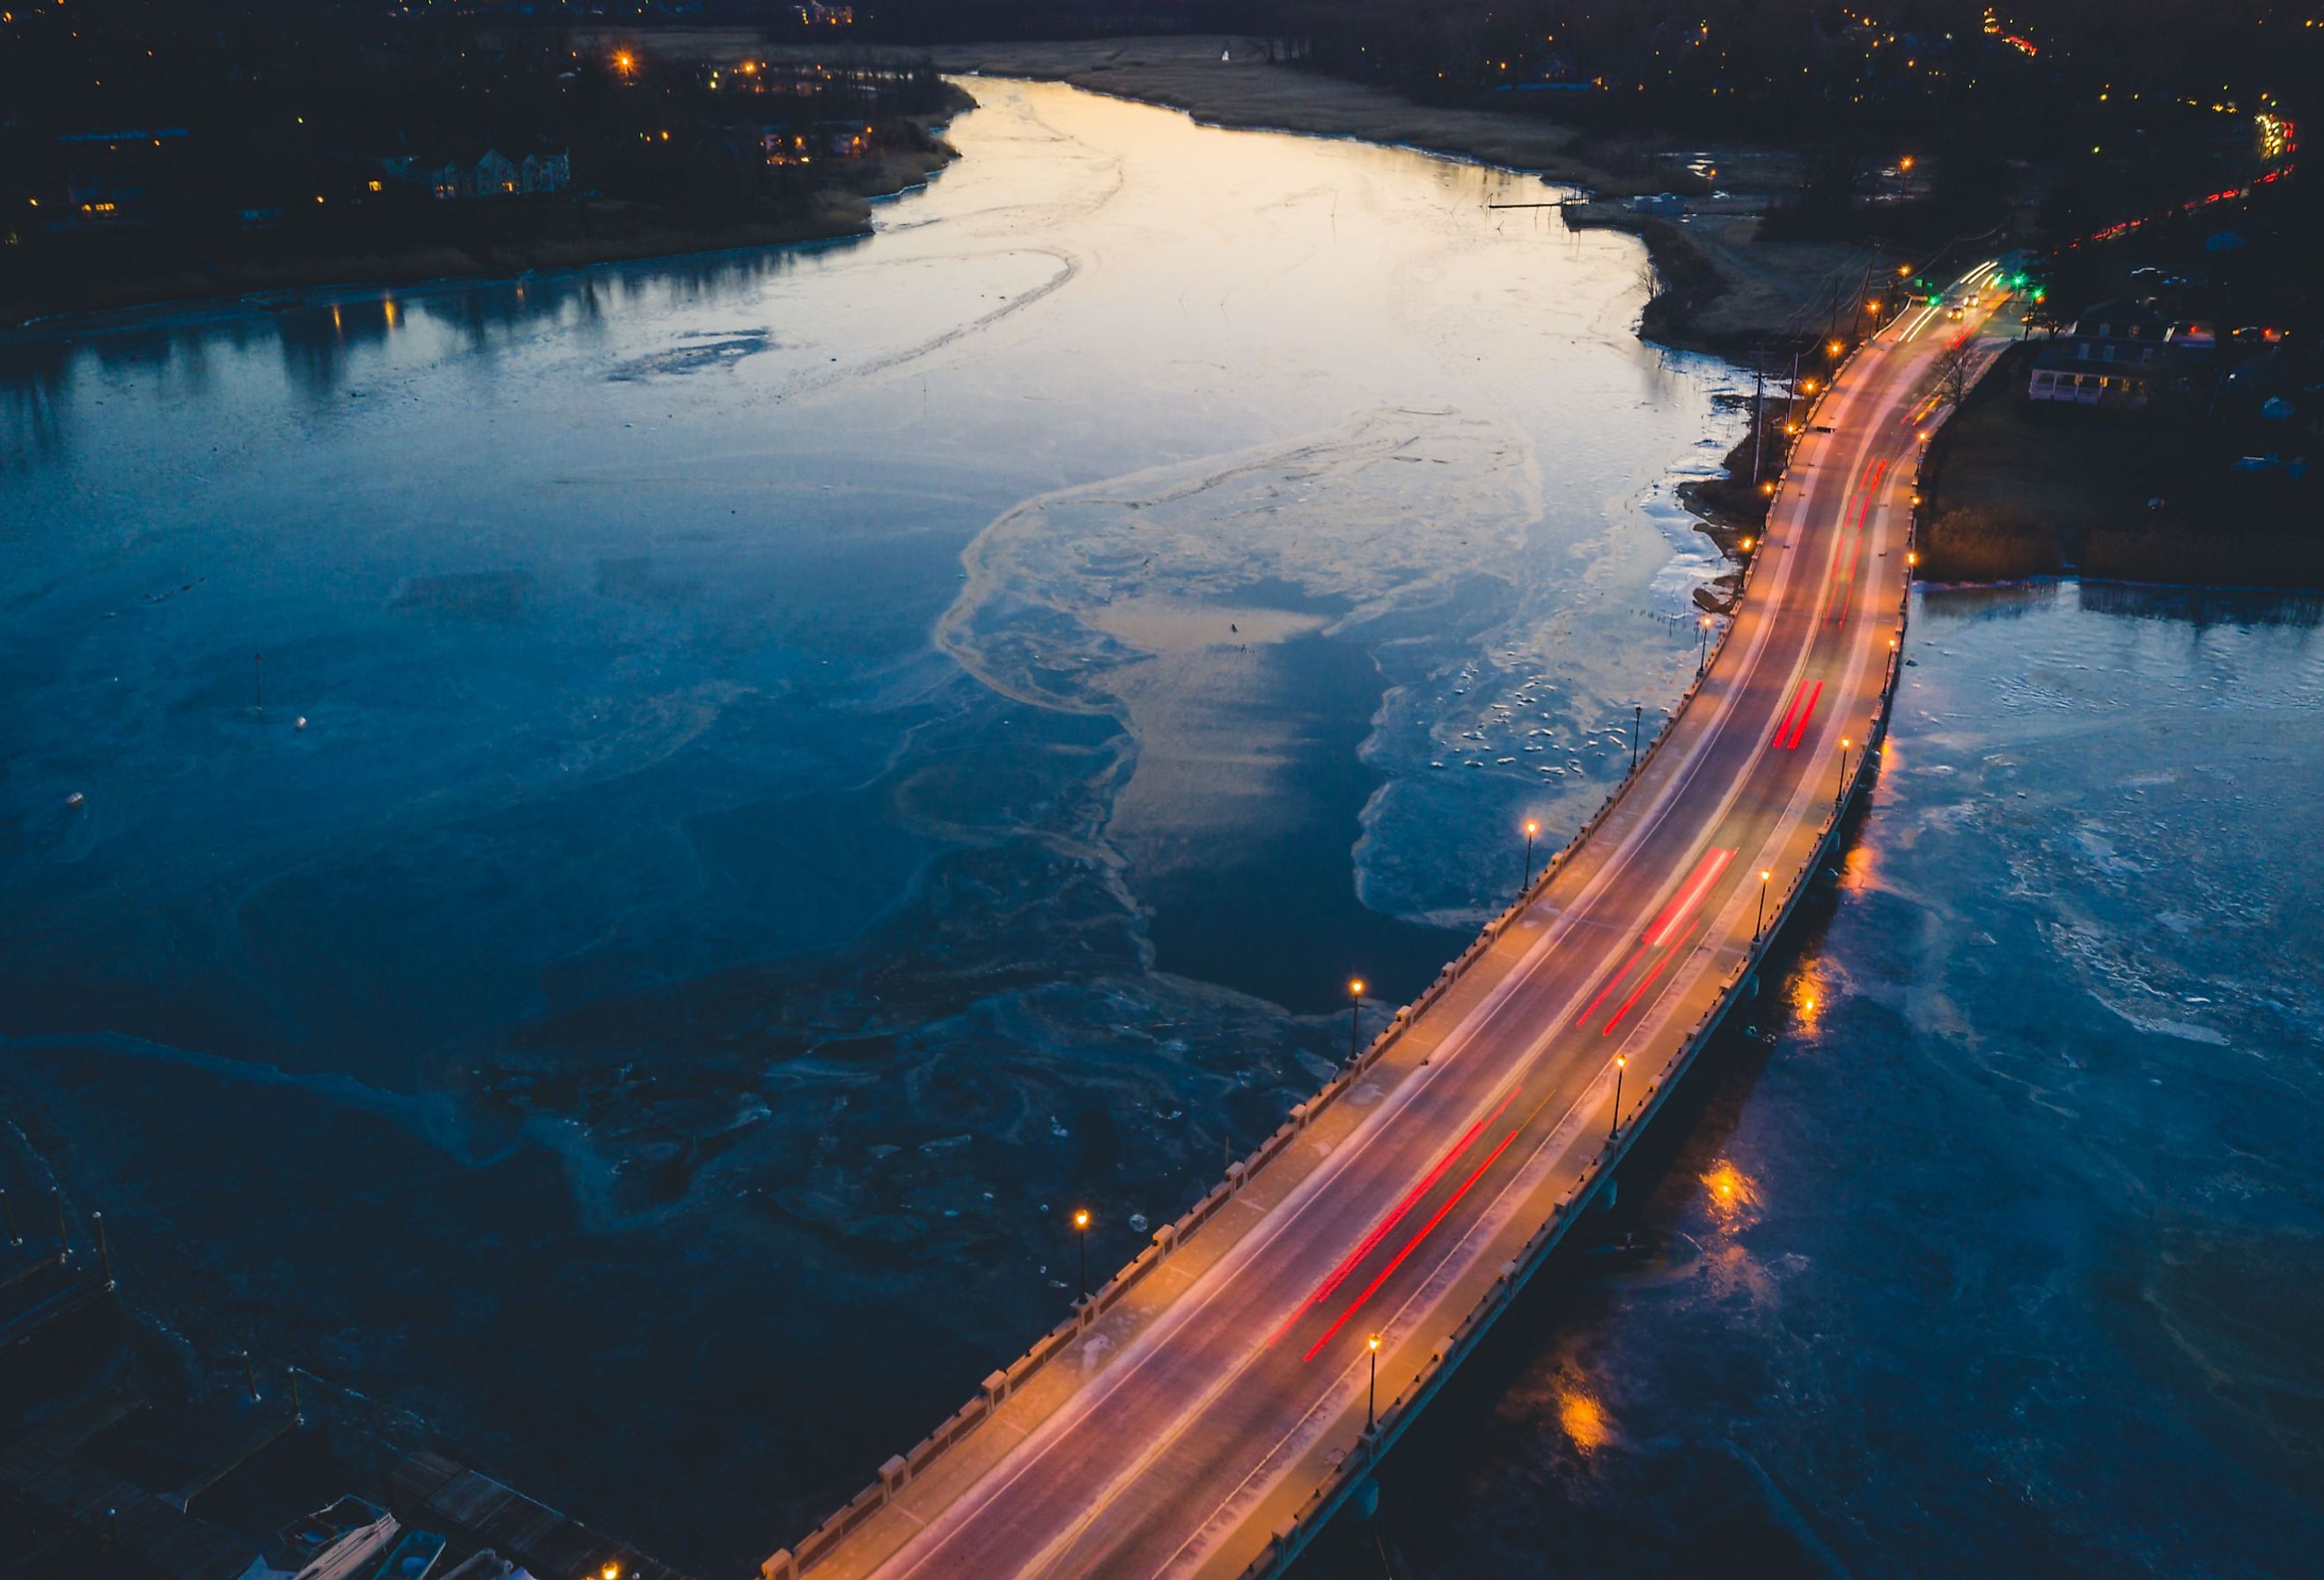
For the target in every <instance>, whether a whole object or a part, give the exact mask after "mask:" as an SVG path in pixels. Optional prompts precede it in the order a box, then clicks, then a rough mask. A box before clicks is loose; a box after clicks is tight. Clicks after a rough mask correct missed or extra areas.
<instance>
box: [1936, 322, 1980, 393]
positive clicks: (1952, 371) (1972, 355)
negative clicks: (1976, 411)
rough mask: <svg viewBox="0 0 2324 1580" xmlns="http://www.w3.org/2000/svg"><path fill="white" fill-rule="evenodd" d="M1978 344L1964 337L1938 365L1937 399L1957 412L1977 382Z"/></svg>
mask: <svg viewBox="0 0 2324 1580" xmlns="http://www.w3.org/2000/svg"><path fill="white" fill-rule="evenodd" d="M1977 361H1978V358H1977V343H1976V342H1975V341H1974V340H1973V339H1971V338H1970V337H1969V336H1967V335H1964V336H1962V337H1961V338H1960V345H1958V346H1953V347H1952V348H1951V349H1950V350H1948V351H1947V352H1946V353H1945V354H1944V356H1943V357H1942V358H1941V360H1939V362H1938V363H1937V398H1938V399H1939V400H1940V401H1942V402H1944V403H1945V404H1946V405H1948V406H1950V407H1951V408H1952V409H1953V410H1954V411H1960V406H1961V402H1963V401H1966V400H1968V399H1969V386H1970V385H1971V384H1974V383H1976V382H1977Z"/></svg>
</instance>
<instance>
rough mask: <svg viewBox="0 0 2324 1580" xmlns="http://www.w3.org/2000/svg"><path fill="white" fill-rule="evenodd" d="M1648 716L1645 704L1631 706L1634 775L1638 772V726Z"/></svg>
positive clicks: (1631, 745) (1632, 768)
mask: <svg viewBox="0 0 2324 1580" xmlns="http://www.w3.org/2000/svg"><path fill="white" fill-rule="evenodd" d="M1645 720H1646V704H1645V703H1643V702H1634V703H1632V704H1630V772H1632V773H1636V772H1638V725H1640V724H1642V723H1644V722H1645Z"/></svg>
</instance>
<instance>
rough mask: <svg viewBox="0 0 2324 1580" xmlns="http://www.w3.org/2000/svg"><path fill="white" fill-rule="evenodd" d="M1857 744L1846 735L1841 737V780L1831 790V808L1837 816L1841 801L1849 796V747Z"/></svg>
mask: <svg viewBox="0 0 2324 1580" xmlns="http://www.w3.org/2000/svg"><path fill="white" fill-rule="evenodd" d="M1854 744H1856V743H1855V742H1853V741H1851V740H1849V738H1848V737H1847V736H1846V735H1842V736H1840V782H1839V783H1838V784H1836V785H1834V786H1833V787H1832V790H1831V809H1832V812H1833V814H1834V815H1835V816H1837V815H1838V814H1839V812H1840V802H1841V801H1842V800H1844V799H1847V796H1848V749H1849V747H1850V746H1852V745H1854Z"/></svg>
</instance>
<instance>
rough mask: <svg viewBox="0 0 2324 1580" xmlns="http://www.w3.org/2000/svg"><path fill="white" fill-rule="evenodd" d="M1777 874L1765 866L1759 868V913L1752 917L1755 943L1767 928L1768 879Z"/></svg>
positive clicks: (1752, 936) (1753, 940) (1752, 931)
mask: <svg viewBox="0 0 2324 1580" xmlns="http://www.w3.org/2000/svg"><path fill="white" fill-rule="evenodd" d="M1774 876H1775V873H1771V872H1769V871H1768V870H1767V869H1766V868H1765V867H1761V868H1760V869H1759V914H1758V915H1757V916H1756V917H1754V918H1752V919H1751V941H1752V942H1753V943H1755V944H1756V943H1757V942H1758V941H1759V935H1760V934H1761V933H1763V932H1765V931H1766V929H1767V880H1768V879H1770V878H1772V877H1774Z"/></svg>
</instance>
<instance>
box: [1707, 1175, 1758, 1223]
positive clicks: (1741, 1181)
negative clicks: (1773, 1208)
mask: <svg viewBox="0 0 2324 1580" xmlns="http://www.w3.org/2000/svg"><path fill="white" fill-rule="evenodd" d="M1702 1184H1703V1187H1704V1188H1705V1189H1706V1190H1707V1191H1709V1192H1710V1195H1711V1216H1712V1217H1713V1218H1715V1219H1716V1220H1718V1223H1719V1226H1720V1228H1722V1229H1732V1228H1735V1227H1736V1226H1738V1224H1739V1223H1740V1222H1741V1221H1742V1220H1743V1218H1744V1217H1745V1215H1746V1214H1748V1212H1749V1210H1750V1209H1751V1208H1753V1207H1756V1206H1758V1205H1759V1192H1758V1187H1757V1185H1756V1184H1755V1183H1754V1182H1753V1180H1752V1178H1751V1177H1750V1176H1749V1175H1748V1174H1746V1173H1744V1172H1743V1170H1741V1169H1738V1168H1737V1167H1735V1165H1734V1164H1732V1163H1730V1162H1729V1161H1728V1160H1726V1159H1724V1158H1721V1159H1720V1160H1719V1161H1718V1163H1717V1164H1715V1165H1714V1166H1713V1167H1712V1168H1711V1171H1710V1172H1709V1173H1707V1174H1705V1175H1704V1176H1703V1177H1702Z"/></svg>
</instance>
